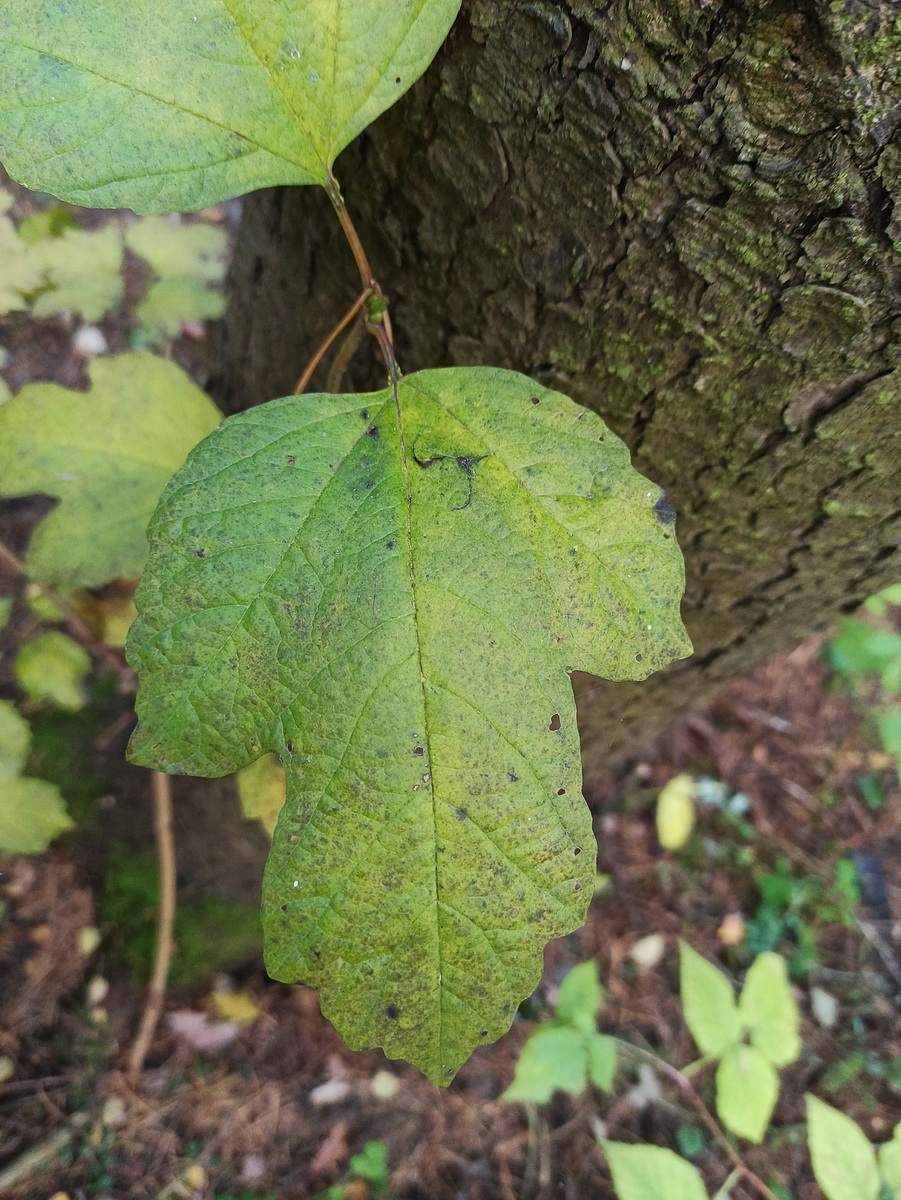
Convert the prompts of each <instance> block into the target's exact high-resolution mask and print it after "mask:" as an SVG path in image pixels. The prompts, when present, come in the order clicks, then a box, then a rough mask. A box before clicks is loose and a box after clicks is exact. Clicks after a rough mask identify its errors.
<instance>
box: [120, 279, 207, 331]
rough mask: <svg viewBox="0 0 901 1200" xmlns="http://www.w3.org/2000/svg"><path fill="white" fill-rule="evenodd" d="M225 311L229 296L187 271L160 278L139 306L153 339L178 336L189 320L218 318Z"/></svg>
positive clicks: (141, 315)
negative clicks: (226, 300) (186, 273)
mask: <svg viewBox="0 0 901 1200" xmlns="http://www.w3.org/2000/svg"><path fill="white" fill-rule="evenodd" d="M224 312H225V297H224V296H223V295H222V293H221V292H213V291H211V290H210V289H209V288H208V287H204V285H203V284H202V283H199V282H198V281H197V280H196V279H191V278H189V277H188V276H186V275H178V276H173V277H172V278H171V279H160V280H158V281H157V282H156V283H155V284H154V285H153V286H152V287H151V289H150V291H149V292H148V293H147V297H146V299H144V300H142V301H141V303H140V304H139V305H138V307H137V309H136V310H135V316H136V317H137V318H138V320H139V321H140V323H141V328H142V329H143V330H144V331H145V332H146V334H147V337H148V339H149V340H152V341H154V342H160V341H162V340H163V339H164V338H174V337H178V336H179V334H180V333H181V327H182V323H183V322H185V321H215V320H217V319H218V318H219V317H221V316H222V314H223V313H224Z"/></svg>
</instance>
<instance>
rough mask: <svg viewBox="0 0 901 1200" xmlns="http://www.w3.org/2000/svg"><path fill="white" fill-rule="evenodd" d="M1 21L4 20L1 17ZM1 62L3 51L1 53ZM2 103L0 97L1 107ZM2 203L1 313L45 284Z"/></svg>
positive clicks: (22, 304)
mask: <svg viewBox="0 0 901 1200" xmlns="http://www.w3.org/2000/svg"><path fill="white" fill-rule="evenodd" d="M0 21H2V17H0ZM0 60H2V52H0ZM2 103H3V100H2V98H0V105H2ZM3 211H4V206H3V205H2V204H0V263H2V264H3V270H2V273H0V314H2V313H8V312H13V311H15V310H16V309H19V308H27V307H28V305H27V302H26V300H25V296H26V295H28V294H29V293H30V292H33V291H36V290H37V289H38V288H39V287H40V286H41V284H42V283H43V282H44V272H43V270H42V268H41V264H40V263H39V262H38V261H37V259H36V258H35V256H34V253H33V252H32V249H31V247H30V246H28V245H26V244H25V242H23V241H22V239H21V238H20V237H19V235H18V234H17V233H16V229H15V226H14V225H13V223H12V221H11V220H10V219H9V217H6V216H3V215H2V214H3Z"/></svg>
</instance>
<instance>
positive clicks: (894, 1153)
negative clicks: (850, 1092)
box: [807, 1096, 901, 1200]
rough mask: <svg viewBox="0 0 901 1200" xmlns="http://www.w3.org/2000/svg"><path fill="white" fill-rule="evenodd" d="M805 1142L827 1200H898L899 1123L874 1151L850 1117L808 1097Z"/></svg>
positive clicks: (900, 1172)
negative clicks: (890, 1136) (885, 1140)
mask: <svg viewBox="0 0 901 1200" xmlns="http://www.w3.org/2000/svg"><path fill="white" fill-rule="evenodd" d="M807 1139H808V1145H809V1147H810V1157H811V1160H812V1162H813V1173H814V1175H815V1176H816V1181H817V1183H818V1184H819V1185H820V1187H821V1188H822V1189H823V1192H824V1193H825V1195H826V1200H901V1122H899V1124H897V1125H896V1126H895V1130H894V1135H893V1136H892V1138H891V1140H890V1141H888V1142H886V1143H885V1144H884V1145H882V1146H880V1147H879V1149H878V1151H876V1150H874V1148H873V1147H872V1146H871V1145H870V1143H869V1141H868V1140H867V1139H866V1137H865V1136H864V1134H863V1132H862V1131H861V1129H860V1127H859V1126H858V1125H857V1124H856V1123H855V1122H854V1121H852V1120H851V1118H850V1117H846V1116H845V1114H844V1113H841V1112H839V1111H838V1109H836V1108H832V1107H831V1106H830V1105H828V1104H824V1103H823V1101H822V1100H818V1099H817V1098H816V1096H807Z"/></svg>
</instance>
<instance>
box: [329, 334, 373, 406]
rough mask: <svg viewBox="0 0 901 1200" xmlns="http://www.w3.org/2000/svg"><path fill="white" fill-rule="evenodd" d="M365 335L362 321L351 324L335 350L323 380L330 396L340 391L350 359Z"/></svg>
mask: <svg viewBox="0 0 901 1200" xmlns="http://www.w3.org/2000/svg"><path fill="white" fill-rule="evenodd" d="M365 336H366V326H365V325H364V324H363V323H362V321H361V322H358V323H357V324H355V325H351V327H350V329H349V330H348V331H347V336H346V337H345V339H344V341H343V342H342V343H341V345H340V346H339V347H338V349H337V350H336V352H335V357H334V358H333V359H332V364H331V366H330V367H329V369H328V378H327V379H326V381H325V390H326V391H327V392H329V393H330V394H331V395H332V396H337V395H338V394H339V393H340V392H341V390H342V381H343V379H344V375H345V373H346V371H347V368H348V367H349V366H350V361H351V359H352V358H353V356H354V355H355V354H356V352H357V351H358V350H359V349H360V346H361V344H362V342H363V338H365Z"/></svg>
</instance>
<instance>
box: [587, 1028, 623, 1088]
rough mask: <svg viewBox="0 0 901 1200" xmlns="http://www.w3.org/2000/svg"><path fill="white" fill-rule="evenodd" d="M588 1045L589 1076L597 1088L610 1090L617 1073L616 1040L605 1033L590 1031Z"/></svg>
mask: <svg viewBox="0 0 901 1200" xmlns="http://www.w3.org/2000/svg"><path fill="white" fill-rule="evenodd" d="M586 1045H587V1047H588V1078H589V1079H590V1080H591V1082H592V1083H593V1084H594V1086H595V1087H596V1088H600V1089H601V1091H603V1092H609V1091H611V1090H612V1088H613V1077H614V1075H615V1074H616V1042H615V1041H614V1040H613V1038H610V1037H607V1036H605V1035H604V1034H603V1033H590V1034H589V1035H588V1039H587V1041H586Z"/></svg>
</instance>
